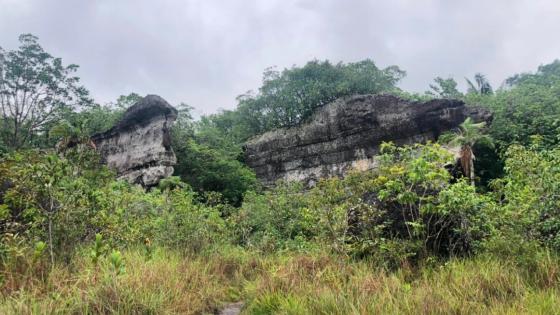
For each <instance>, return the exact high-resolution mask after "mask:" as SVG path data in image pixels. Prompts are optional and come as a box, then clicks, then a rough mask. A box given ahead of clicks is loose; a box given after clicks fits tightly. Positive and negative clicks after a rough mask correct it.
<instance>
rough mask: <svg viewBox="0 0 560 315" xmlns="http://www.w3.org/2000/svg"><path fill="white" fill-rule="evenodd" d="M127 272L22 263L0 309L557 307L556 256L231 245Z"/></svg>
mask: <svg viewBox="0 0 560 315" xmlns="http://www.w3.org/2000/svg"><path fill="white" fill-rule="evenodd" d="M124 259H125V262H126V272H125V273H124V274H122V275H118V276H117V275H115V272H114V271H113V270H112V268H111V266H110V265H109V264H108V262H107V261H101V262H100V264H99V265H98V266H94V265H93V264H92V263H91V262H90V261H89V260H88V259H83V258H79V257H78V258H75V259H74V261H73V263H72V264H71V265H68V266H64V267H60V266H59V267H56V268H54V269H53V270H48V269H47V266H46V265H44V264H42V263H36V264H31V263H27V264H24V263H18V264H15V265H12V267H10V270H6V271H4V273H3V278H4V280H3V285H2V289H1V290H2V291H1V293H2V297H1V299H0V313H1V314H88V313H90V314H92V313H93V314H113V313H117V314H212V313H216V312H217V311H218V310H219V309H220V308H221V307H222V306H223V305H224V304H226V303H228V302H235V301H239V300H243V301H246V308H245V310H244V313H246V314H555V312H556V313H558V312H559V309H558V305H560V262H559V261H558V258H557V257H556V256H550V255H546V254H543V255H541V256H539V257H535V258H534V262H533V263H532V264H531V265H527V266H519V265H515V264H513V263H510V262H507V261H502V260H500V259H496V258H484V257H479V258H476V259H468V260H452V261H449V262H447V263H446V264H445V265H438V266H436V267H433V266H432V267H423V268H421V269H419V270H412V269H411V268H406V267H403V268H401V269H400V270H398V271H395V272H388V271H384V270H382V269H379V268H375V267H373V266H372V265H371V264H369V263H367V262H364V261H359V262H355V261H349V260H347V259H345V258H341V257H337V256H333V255H329V254H326V253H317V254H283V255H280V254H278V255H274V256H272V255H271V256H261V255H259V254H256V253H252V252H247V251H244V250H241V249H235V248H233V249H232V248H222V249H220V250H218V251H217V252H215V253H206V254H204V255H199V256H197V257H183V256H181V255H179V254H177V253H174V252H170V251H165V250H159V251H156V254H155V256H154V257H153V258H152V259H151V260H150V261H146V260H145V258H144V256H143V255H142V254H141V251H136V250H131V251H128V252H127V253H125V254H124Z"/></svg>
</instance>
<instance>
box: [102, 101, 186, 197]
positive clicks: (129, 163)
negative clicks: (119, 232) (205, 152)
mask: <svg viewBox="0 0 560 315" xmlns="http://www.w3.org/2000/svg"><path fill="white" fill-rule="evenodd" d="M176 118H177V110H176V109H175V108H173V107H172V106H171V105H169V103H167V102H166V101H165V100H164V99H163V98H161V97H159V96H157V95H148V96H146V97H144V98H143V99H141V100H140V101H138V102H137V103H136V104H134V105H132V106H131V107H130V108H129V109H128V110H127V111H126V112H125V114H124V116H123V118H122V119H121V120H120V121H119V122H118V123H117V124H116V125H115V126H114V127H113V128H111V129H110V130H109V131H107V132H104V133H101V134H97V135H94V136H93V138H92V140H93V141H94V142H95V145H96V147H97V150H98V151H99V152H100V154H101V157H102V160H103V162H104V163H106V164H107V166H108V167H109V168H111V169H113V170H115V171H116V172H117V174H118V176H119V178H121V179H126V180H127V181H128V182H130V183H135V184H141V185H142V186H145V187H150V186H154V185H156V184H157V183H158V182H159V181H160V180H161V179H163V178H165V177H168V176H170V175H171V174H173V165H175V163H176V161H177V160H176V158H175V153H174V152H173V149H172V148H171V141H170V140H171V139H170V134H169V130H170V127H171V124H172V123H173V122H174V121H175V119H176Z"/></svg>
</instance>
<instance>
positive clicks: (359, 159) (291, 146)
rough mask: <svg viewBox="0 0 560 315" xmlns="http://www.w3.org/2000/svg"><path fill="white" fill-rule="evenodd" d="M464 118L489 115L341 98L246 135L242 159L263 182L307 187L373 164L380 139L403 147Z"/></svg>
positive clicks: (449, 105)
mask: <svg viewBox="0 0 560 315" xmlns="http://www.w3.org/2000/svg"><path fill="white" fill-rule="evenodd" d="M467 117H472V118H473V119H474V120H475V121H481V120H490V119H491V114H490V112H488V111H486V110H484V109H481V108H473V107H467V106H465V103H464V102H462V101H459V100H446V99H436V100H431V101H428V102H413V101H408V100H404V99H401V98H399V97H396V96H392V95H386V94H381V95H357V96H352V97H346V98H341V99H338V100H336V101H334V102H332V103H330V104H328V105H326V106H324V107H322V108H320V109H318V110H317V112H315V113H314V115H313V116H312V117H311V119H310V120H309V121H308V122H307V123H304V124H302V125H300V126H297V127H293V128H285V129H279V130H274V131H270V132H267V133H265V134H262V135H260V136H257V137H255V138H253V139H250V140H249V141H248V142H247V143H246V145H245V160H246V162H247V164H248V165H249V166H250V167H251V168H252V169H253V170H254V171H255V172H256V174H257V177H258V178H259V179H260V180H261V182H262V183H263V184H264V185H266V186H270V185H273V184H274V183H275V182H276V181H277V180H280V179H283V180H296V181H303V182H305V183H306V184H307V185H308V186H312V185H314V183H315V182H316V181H317V180H318V179H320V178H322V177H329V176H343V175H344V174H345V173H346V172H348V171H349V170H351V169H358V170H368V169H371V168H374V167H375V158H374V157H375V155H377V154H378V152H379V145H380V144H381V143H382V142H383V141H392V142H394V143H395V144H398V145H404V144H410V143H415V142H426V141H428V140H436V139H437V138H438V136H439V135H440V134H441V133H443V132H445V131H448V130H451V129H454V128H456V127H458V125H459V124H460V123H462V122H463V121H464V120H465V119H466V118H467Z"/></svg>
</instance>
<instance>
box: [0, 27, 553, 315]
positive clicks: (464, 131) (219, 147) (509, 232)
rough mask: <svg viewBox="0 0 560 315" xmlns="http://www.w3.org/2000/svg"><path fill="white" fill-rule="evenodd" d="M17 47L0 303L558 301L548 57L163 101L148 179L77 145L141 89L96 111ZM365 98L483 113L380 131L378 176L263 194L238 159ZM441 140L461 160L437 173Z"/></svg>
mask: <svg viewBox="0 0 560 315" xmlns="http://www.w3.org/2000/svg"><path fill="white" fill-rule="evenodd" d="M20 40H21V43H22V46H21V47H20V48H19V49H18V50H15V51H3V50H0V100H1V104H2V113H1V114H2V120H1V122H0V139H1V142H0V152H1V153H0V154H1V157H0V237H1V242H0V313H2V314H45V313H55V314H57V313H64V314H66V313H70V314H110V313H119V314H215V313H219V311H220V310H222V309H223V308H224V307H225V306H226V305H228V304H229V303H234V302H243V303H244V307H243V310H242V312H243V313H245V314H372V313H373V314H375V313H378V314H418V313H421V314H450V313H452V314H481V313H484V314H486V313H488V314H554V313H557V312H558V305H559V303H560V256H559V254H560V197H559V196H560V147H559V142H560V129H559V128H560V61H554V62H552V63H551V64H547V65H543V66H541V67H539V69H538V70H537V71H536V72H534V73H526V74H518V75H514V76H512V77H511V78H508V79H506V80H505V81H504V85H503V86H502V87H501V88H499V89H493V88H492V87H491V86H490V84H489V83H488V82H487V81H486V80H485V78H484V76H483V75H480V74H479V75H477V76H476V77H475V78H473V80H472V81H471V80H469V82H468V84H469V90H468V91H467V92H466V93H462V92H460V91H459V90H457V83H456V82H455V81H454V80H453V79H452V78H440V77H438V78H436V79H435V80H434V84H433V85H431V86H430V87H429V91H427V92H426V93H424V94H422V95H418V94H411V93H407V92H405V91H402V90H400V89H399V88H398V87H397V83H398V81H399V80H400V79H401V78H402V77H403V76H404V74H405V73H404V71H402V70H400V69H399V68H398V67H396V66H391V67H387V68H385V69H379V68H378V67H377V66H376V65H375V64H374V62H373V61H371V60H365V61H361V62H357V63H348V64H345V63H338V64H332V63H330V62H328V61H317V60H315V61H310V62H309V63H307V64H306V65H304V66H303V67H293V68H290V69H285V70H283V71H281V72H277V71H273V70H270V69H269V70H267V71H266V72H265V74H264V79H263V84H262V86H261V88H260V89H259V90H258V91H257V92H254V93H249V94H246V95H243V96H240V97H239V98H238V106H237V108H236V109H234V110H228V111H223V112H220V113H217V114H214V115H210V116H205V117H202V118H201V119H199V120H194V119H192V116H191V113H190V111H191V108H190V107H189V106H188V105H186V104H179V105H177V108H178V109H179V111H180V114H179V118H178V120H177V123H176V125H175V126H174V129H173V139H172V142H173V144H172V145H173V148H174V150H175V152H176V154H177V158H178V165H177V167H176V174H175V175H176V176H173V177H170V178H167V179H165V180H163V181H161V182H160V184H159V186H158V187H154V188H152V189H150V190H149V191H145V190H144V189H143V188H141V187H138V186H134V185H130V184H128V183H126V182H123V181H117V180H115V174H114V173H113V172H112V171H110V170H108V169H107V168H106V167H104V166H102V165H101V164H100V163H99V156H98V155H97V153H96V152H95V150H94V148H93V147H92V146H91V145H90V140H89V137H90V136H91V135H93V134H94V133H96V132H101V131H104V130H107V129H109V128H110V127H111V125H112V124H113V123H114V122H116V121H117V120H118V119H119V117H121V115H122V113H123V112H124V110H125V109H126V108H128V107H129V106H130V105H132V104H133V103H134V102H135V101H136V100H138V98H139V97H140V96H139V95H137V94H134V93H131V94H129V95H128V96H122V97H120V98H119V99H118V100H117V101H116V102H115V103H113V104H106V105H99V104H96V103H95V102H94V101H93V100H92V99H91V98H90V97H89V93H88V91H87V90H86V89H85V88H84V87H83V86H80V85H79V78H78V77H76V76H74V73H75V71H76V70H77V66H75V65H70V66H64V65H63V63H62V61H61V60H60V59H57V58H54V57H52V56H50V55H49V54H48V53H46V52H45V51H43V49H42V48H41V46H40V45H39V44H38V39H37V38H36V37H34V36H32V35H22V36H21V38H20ZM45 91H47V92H45ZM380 92H387V93H395V94H398V95H401V96H402V97H407V98H411V99H429V98H434V97H439V98H460V99H463V100H464V101H465V102H467V104H476V105H480V106H485V107H487V108H489V109H490V110H491V111H492V112H493V113H494V120H493V122H492V124H490V125H489V126H484V125H483V124H476V123H474V122H472V121H470V120H467V121H465V122H464V123H463V124H462V125H461V127H460V128H459V129H458V130H456V131H454V132H451V133H449V134H447V135H444V136H442V137H441V139H440V140H439V142H440V143H426V144H415V145H410V146H404V147H398V146H395V145H394V144H392V143H383V144H382V150H381V153H380V155H379V157H378V161H379V167H378V168H377V169H376V170H374V171H370V172H362V173H352V174H350V175H349V176H347V177H346V178H344V179H340V178H331V179H324V180H322V181H320V182H319V183H318V184H317V185H316V186H315V187H314V188H312V189H307V190H306V189H303V187H302V186H301V184H298V183H283V182H279V183H278V184H277V185H276V186H275V188H271V189H263V188H262V187H260V186H259V184H258V181H257V179H256V178H255V175H254V173H253V172H252V171H251V170H250V169H249V168H248V167H247V166H246V165H245V164H244V161H243V155H242V144H243V142H244V141H246V140H247V139H249V138H250V137H252V136H254V135H256V134H259V133H261V132H264V131H267V130H272V129H275V128H279V127H286V126H292V125H294V124H297V123H300V122H302V121H305V119H307V117H309V115H310V114H311V113H312V112H313V110H315V109H316V108H318V107H320V106H322V105H324V104H326V103H328V102H330V101H332V100H333V99H336V98H337V97H341V96H347V95H353V94H365V93H380ZM26 112H30V113H31V112H33V113H36V114H33V115H26V114H25V113H26ZM56 143H58V145H57V146H56V149H55V144H56ZM67 143H75V144H76V145H74V146H71V147H70V146H65V144H67ZM446 143H455V144H457V145H460V146H461V148H462V154H463V156H462V157H463V158H462V162H463V164H464V168H468V169H472V170H473V172H465V173H466V174H465V176H460V177H458V178H454V177H453V176H451V174H450V173H449V172H448V171H447V169H446V168H445V167H444V166H445V165H446V164H448V163H450V162H453V157H452V156H451V155H450V153H449V152H448V151H447V150H445V149H443V148H442V144H446ZM467 153H468V154H467ZM473 154H474V155H473ZM473 156H476V159H474V160H473Z"/></svg>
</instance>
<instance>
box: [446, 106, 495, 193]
mask: <svg viewBox="0 0 560 315" xmlns="http://www.w3.org/2000/svg"><path fill="white" fill-rule="evenodd" d="M485 125H486V123H485V122H480V123H474V122H473V121H472V119H471V118H470V117H469V118H467V119H466V120H465V121H464V122H463V123H462V124H461V125H460V126H459V132H458V133H457V134H456V135H455V136H454V138H453V139H452V140H451V141H450V142H451V143H452V144H455V145H459V146H460V147H461V151H460V153H459V159H460V161H461V168H462V169H463V173H464V174H465V176H467V177H468V178H469V180H470V182H471V185H472V186H475V176H474V159H475V155H474V153H473V146H474V145H475V144H476V143H479V142H488V143H491V141H492V140H491V138H490V137H489V136H487V135H484V134H483V133H482V129H483V128H484V127H485Z"/></svg>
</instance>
